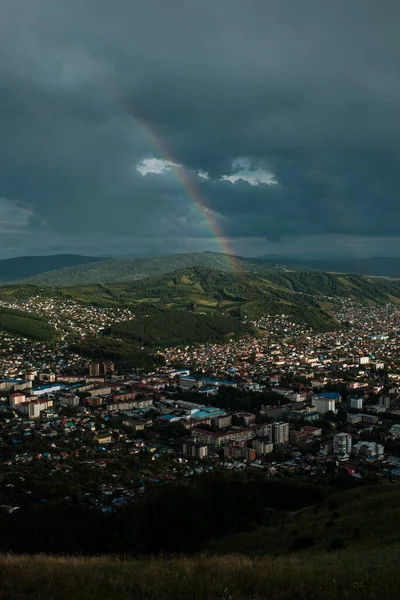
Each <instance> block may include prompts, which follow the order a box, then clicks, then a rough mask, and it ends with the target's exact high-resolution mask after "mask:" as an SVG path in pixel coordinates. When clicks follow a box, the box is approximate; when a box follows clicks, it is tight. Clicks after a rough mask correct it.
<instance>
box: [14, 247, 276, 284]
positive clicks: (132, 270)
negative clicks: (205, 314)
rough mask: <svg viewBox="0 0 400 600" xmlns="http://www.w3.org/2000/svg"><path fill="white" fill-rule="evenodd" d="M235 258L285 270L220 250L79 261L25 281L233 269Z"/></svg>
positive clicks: (262, 268) (254, 266)
mask: <svg viewBox="0 0 400 600" xmlns="http://www.w3.org/2000/svg"><path fill="white" fill-rule="evenodd" d="M232 261H233V262H234V263H235V264H236V267H237V271H239V272H241V271H246V272H248V273H265V272H266V271H269V270H271V269H274V268H278V269H281V270H284V267H283V266H282V265H276V264H275V263H273V262H268V261H264V260H257V259H252V258H242V257H237V258H235V259H232V258H231V257H228V256H227V255H225V254H220V253H217V252H189V253H186V254H169V255H167V256H157V257H150V258H116V259H111V260H102V261H99V262H92V263H90V264H78V265H75V266H72V267H69V268H63V269H59V270H57V271H51V272H48V273H43V272H42V273H41V274H39V275H36V276H35V277H31V278H29V279H26V282H27V283H34V284H40V285H50V286H51V285H55V286H71V285H72V286H74V285H81V284H84V285H86V284H91V283H99V282H103V283H115V282H120V281H136V280H137V279H144V278H145V277H153V276H158V275H164V274H165V273H172V272H174V271H176V270H178V269H182V268H186V267H203V268H208V269H215V270H218V271H223V272H232ZM82 262H83V261H82Z"/></svg>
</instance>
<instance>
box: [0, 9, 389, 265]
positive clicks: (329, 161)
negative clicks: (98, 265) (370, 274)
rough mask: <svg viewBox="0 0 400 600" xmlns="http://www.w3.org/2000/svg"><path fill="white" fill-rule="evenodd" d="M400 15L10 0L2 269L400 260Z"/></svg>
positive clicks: (0, 149)
mask: <svg viewBox="0 0 400 600" xmlns="http://www.w3.org/2000/svg"><path fill="white" fill-rule="evenodd" d="M399 21H400V2H398V0H335V1H334V2H333V1H331V0H301V1H299V0H113V1H112V2H111V1H110V0H34V1H33V0H0V86H1V88H0V134H1V135H0V257H1V258H5V257H11V256H18V255H24V254H51V253H60V252H80V253H84V254H93V255H130V254H131V255H151V254H162V253H166V252H187V251H192V250H193V251H194V250H220V249H221V241H222V240H221V239H219V238H220V236H224V237H225V238H226V240H227V241H225V242H223V243H222V247H227V246H229V247H230V248H231V249H232V250H233V251H234V252H236V253H237V254H241V255H247V256H251V255H253V256H257V255H261V254H281V255H282V254H286V255H292V256H293V255H296V254H298V255H302V256H305V255H307V256H314V257H322V256H339V255H342V256H343V255H346V256H351V257H355V256H370V255H380V256H384V255H393V256H400V244H399V241H400V238H399V235H400V228H399V216H400V203H399V202H400V153H399V152H400V119H399V107H400V104H399V102H400V77H399V69H400V36H399V35H398V29H399ZM188 190H190V191H188ZM194 197H195V198H196V201H194V200H193V198H194ZM199 203H200V204H201V207H200V204H199ZM216 232H218V233H217V238H218V239H216Z"/></svg>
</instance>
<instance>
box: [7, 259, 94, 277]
mask: <svg viewBox="0 0 400 600" xmlns="http://www.w3.org/2000/svg"><path fill="white" fill-rule="evenodd" d="M100 260H101V259H100V258H99V257H96V258H94V257H92V256H81V255H79V254H53V255H50V256H19V257H18V258H6V259H3V260H0V282H9V281H19V280H20V279H26V278H28V277H34V276H35V275H38V274H40V273H44V272H46V271H55V270H57V269H62V268H66V267H69V268H71V267H74V266H75V265H84V264H85V263H91V262H93V261H100Z"/></svg>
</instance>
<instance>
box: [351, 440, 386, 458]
mask: <svg viewBox="0 0 400 600" xmlns="http://www.w3.org/2000/svg"><path fill="white" fill-rule="evenodd" d="M352 450H353V454H358V455H360V456H364V457H365V458H370V459H379V458H382V457H383V453H384V449H383V446H382V445H381V444H377V443H376V442H366V441H361V442H358V443H357V444H354V446H353V449H352Z"/></svg>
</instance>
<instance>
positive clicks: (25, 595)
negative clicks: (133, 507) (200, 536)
mask: <svg viewBox="0 0 400 600" xmlns="http://www.w3.org/2000/svg"><path fill="white" fill-rule="evenodd" d="M399 550H400V545H398V544H397V545H396V546H393V547H391V548H379V549H378V550H376V549H374V548H372V547H365V548H364V549H363V550H360V551H357V552H350V551H337V552H332V553H329V554H328V553H324V554H315V553H314V554H303V555H301V556H286V557H279V558H276V557H271V556H265V557H262V558H260V557H257V558H250V557H244V556H241V555H232V556H220V557H207V556H200V557H196V558H186V557H179V558H172V559H169V558H161V557H159V558H153V559H147V560H146V559H143V560H129V559H127V560H120V559H117V558H113V557H98V558H87V559H83V558H63V557H45V556H31V557H27V556H1V557H0V570H1V574H2V576H1V578H0V598H2V599H4V600H28V599H29V600H49V599H51V600H94V599H97V598H98V599H101V600H128V599H130V598H132V599H133V598H135V599H138V600H188V598H190V599H191V600H264V599H270V600H321V599H322V598H323V599H324V600H337V599H338V598H340V599H342V600H384V599H387V598H397V597H398V596H397V591H396V590H398V589H399V587H400V569H399V568H398V567H399V559H398V555H399Z"/></svg>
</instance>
